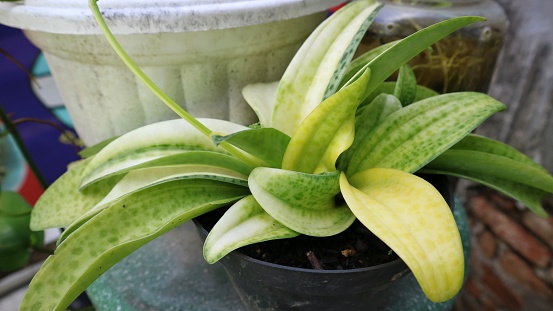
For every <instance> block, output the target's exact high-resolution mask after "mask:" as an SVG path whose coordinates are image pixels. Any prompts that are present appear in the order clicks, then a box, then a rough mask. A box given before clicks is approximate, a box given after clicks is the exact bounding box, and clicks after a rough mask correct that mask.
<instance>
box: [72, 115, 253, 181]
mask: <svg viewBox="0 0 553 311" xmlns="http://www.w3.org/2000/svg"><path fill="white" fill-rule="evenodd" d="M199 121H201V122H202V123H203V124H204V125H206V126H207V127H209V128H210V129H211V130H213V131H216V132H218V133H222V134H225V135H226V134H231V133H235V132H238V131H243V130H246V129H247V127H245V126H242V125H238V124H235V123H232V122H229V121H223V120H216V119H199ZM193 150H197V151H212V152H219V153H223V154H228V152H226V151H225V150H224V149H222V148H220V147H217V146H216V145H215V144H213V142H212V141H211V139H210V138H209V137H206V136H205V135H204V134H203V133H201V132H200V131H199V130H197V129H196V128H194V127H193V126H192V125H190V124H188V123H187V122H186V121H185V120H183V119H175V120H169V121H162V122H159V123H154V124H150V125H146V126H143V127H140V128H138V129H136V130H133V131H130V132H128V133H126V134H125V135H122V136H120V137H119V138H117V139H116V140H114V141H112V142H111V143H110V144H109V145H108V146H106V147H104V148H103V149H102V150H101V151H100V152H99V153H98V154H96V155H95V156H94V157H93V158H92V160H91V161H90V163H89V164H87V166H86V169H85V171H84V172H83V180H82V182H81V188H85V187H87V186H89V185H91V184H93V183H94V182H96V181H98V180H100V179H103V178H106V177H109V176H113V175H117V174H121V173H125V172H127V171H129V170H131V169H133V168H134V167H135V166H138V165H141V164H144V163H146V162H149V161H154V160H157V159H159V158H162V157H166V156H171V155H175V154H178V153H182V152H184V151H193Z"/></svg>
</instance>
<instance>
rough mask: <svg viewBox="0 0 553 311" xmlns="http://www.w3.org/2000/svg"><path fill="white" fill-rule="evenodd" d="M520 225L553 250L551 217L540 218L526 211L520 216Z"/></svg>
mask: <svg viewBox="0 0 553 311" xmlns="http://www.w3.org/2000/svg"><path fill="white" fill-rule="evenodd" d="M522 223H523V224H524V225H525V226H526V227H527V228H528V229H530V230H531V231H532V232H534V233H535V234H536V235H537V236H539V237H540V238H541V239H542V240H543V241H544V242H545V243H547V245H549V247H551V248H553V217H549V218H542V217H539V216H538V215H536V214H534V213H532V212H530V211H527V212H525V213H524V214H523V215H522Z"/></svg>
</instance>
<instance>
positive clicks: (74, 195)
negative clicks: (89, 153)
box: [30, 159, 121, 230]
mask: <svg viewBox="0 0 553 311" xmlns="http://www.w3.org/2000/svg"><path fill="white" fill-rule="evenodd" d="M89 162H90V159H86V160H82V161H80V162H77V163H73V164H72V165H71V167H70V168H69V170H68V171H67V172H65V173H64V174H63V175H62V176H61V177H60V178H58V179H57V180H56V181H55V182H54V183H53V184H52V185H50V187H48V188H47V189H46V191H45V192H44V193H43V194H42V195H41V196H40V198H39V199H38V201H37V202H36V203H35V206H34V208H33V211H32V217H31V223H30V226H31V229H32V230H44V229H47V228H60V227H67V226H69V225H70V224H71V223H72V222H73V221H75V220H76V219H78V218H79V217H80V216H81V215H82V214H84V213H86V212H87V211H88V210H90V209H91V208H93V207H94V206H95V205H96V204H97V203H98V202H100V201H101V200H102V198H103V197H104V196H105V195H106V194H107V193H108V192H109V191H110V190H111V188H113V186H115V184H116V183H117V181H119V180H120V179H121V177H119V176H115V177H112V178H109V179H106V180H105V181H104V182H103V183H101V184H97V185H92V186H90V187H89V188H87V189H85V190H83V191H79V185H80V183H81V175H82V172H83V171H84V169H85V167H86V165H87V164H88V163H89Z"/></svg>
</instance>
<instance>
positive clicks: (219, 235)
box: [204, 195, 299, 263]
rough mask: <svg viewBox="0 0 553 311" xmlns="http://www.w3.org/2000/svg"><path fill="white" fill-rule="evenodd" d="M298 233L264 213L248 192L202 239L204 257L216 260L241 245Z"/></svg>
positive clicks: (292, 235) (208, 259)
mask: <svg viewBox="0 0 553 311" xmlns="http://www.w3.org/2000/svg"><path fill="white" fill-rule="evenodd" d="M298 235H299V233H297V232H295V231H293V230H292V229H289V228H288V227H286V226H284V225H283V224H281V223H280V222H278V221H276V220H275V219H274V218H273V217H271V216H270V215H269V214H267V212H265V210H263V208H262V207H261V205H259V203H257V201H256V200H255V198H254V197H253V196H251V195H250V196H247V197H245V198H243V199H242V200H240V201H238V202H236V203H235V204H234V205H233V206H231V207H230V208H229V209H228V210H227V211H226V212H225V214H224V215H223V217H221V218H220V219H219V220H218V221H217V223H216V224H215V227H213V229H212V230H211V231H210V232H209V235H208V236H207V239H206V240H205V243H204V258H205V260H206V261H207V262H209V263H215V262H217V261H218V260H219V259H221V258H223V257H224V256H225V255H227V254H228V253H230V252H231V251H233V250H235V249H238V248H240V247H242V246H245V245H250V244H253V243H258V242H263V241H268V240H276V239H284V238H292V237H295V236H298Z"/></svg>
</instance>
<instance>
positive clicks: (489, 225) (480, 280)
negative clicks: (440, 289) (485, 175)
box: [455, 186, 553, 311]
mask: <svg viewBox="0 0 553 311" xmlns="http://www.w3.org/2000/svg"><path fill="white" fill-rule="evenodd" d="M464 196H465V197H466V202H465V206H466V208H467V214H468V218H469V224H470V226H471V235H472V241H471V242H472V255H471V257H472V258H471V266H472V268H471V274H470V276H469V279H468V281H467V283H466V286H465V288H464V291H463V293H462V295H461V296H460V298H459V299H458V301H457V304H456V306H455V310H456V311H472V310H531V311H539V310H553V217H549V218H540V217H538V216H536V215H535V214H533V213H532V212H530V211H528V210H527V209H526V208H524V207H522V206H520V205H519V204H518V203H516V202H515V201H513V200H511V199H509V198H507V197H505V196H503V195H501V194H499V193H497V192H495V191H493V190H490V189H488V188H485V187H482V186H473V187H470V188H468V189H467V191H466V193H465V195H464ZM552 203H553V202H551V200H550V201H549V202H546V204H545V205H546V209H548V212H549V213H550V214H553V213H551V211H552V210H553V208H552V207H553V204H552Z"/></svg>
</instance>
